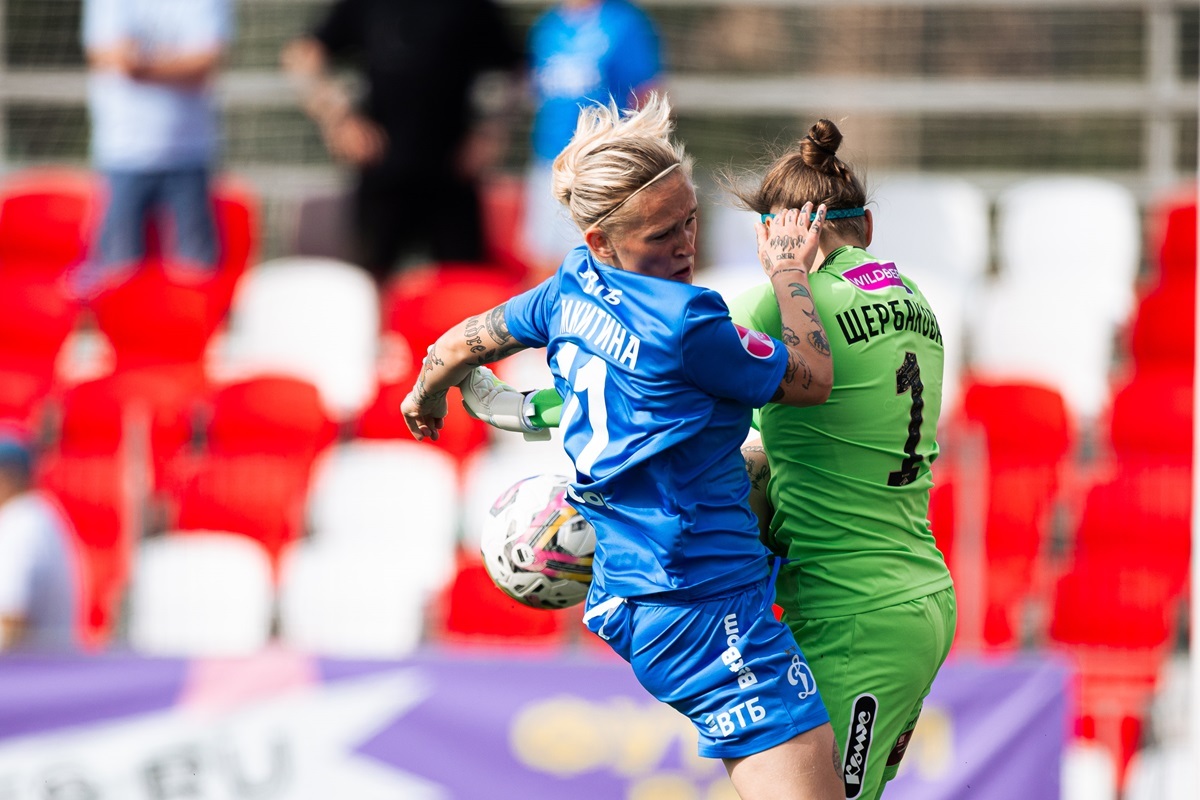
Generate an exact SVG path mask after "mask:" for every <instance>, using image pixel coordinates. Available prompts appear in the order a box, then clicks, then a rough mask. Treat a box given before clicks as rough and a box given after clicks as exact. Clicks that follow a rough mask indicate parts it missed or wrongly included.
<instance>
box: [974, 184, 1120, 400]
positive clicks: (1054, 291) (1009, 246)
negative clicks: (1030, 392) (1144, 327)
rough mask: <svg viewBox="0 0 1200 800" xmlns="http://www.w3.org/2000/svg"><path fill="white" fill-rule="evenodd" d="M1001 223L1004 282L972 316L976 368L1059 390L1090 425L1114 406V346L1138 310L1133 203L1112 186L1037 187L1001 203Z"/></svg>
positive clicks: (1016, 189)
mask: <svg viewBox="0 0 1200 800" xmlns="http://www.w3.org/2000/svg"><path fill="white" fill-rule="evenodd" d="M996 218H997V229H996V236H997V248H998V258H999V268H998V275H997V277H996V279H995V280H994V281H993V283H992V284H991V286H990V287H989V289H988V291H987V292H986V293H985V294H984V295H983V296H982V297H981V298H980V304H979V307H978V308H977V310H976V311H975V312H974V313H973V314H972V316H971V320H972V329H971V343H972V358H971V368H972V370H973V371H974V372H975V373H977V374H980V375H984V376H987V377H988V378H990V379H993V380H1028V381H1040V382H1042V383H1045V384H1047V385H1050V386H1053V387H1055V388H1057V389H1058V390H1059V391H1060V392H1061V393H1062V394H1063V397H1064V398H1065V400H1066V401H1067V404H1068V407H1069V408H1070V409H1071V411H1072V414H1073V415H1074V416H1075V417H1077V418H1078V419H1079V420H1080V421H1081V422H1083V423H1087V422H1089V421H1090V420H1093V419H1094V418H1095V417H1096V415H1097V414H1098V413H1099V412H1100V411H1101V409H1102V408H1103V406H1104V403H1105V401H1106V399H1107V397H1108V393H1109V385H1110V381H1111V370H1112V366H1113V361H1114V355H1115V352H1114V342H1115V341H1116V339H1117V333H1118V331H1119V330H1120V327H1121V326H1123V325H1124V324H1125V322H1126V320H1127V319H1128V317H1129V314H1130V313H1131V311H1132V309H1133V304H1134V297H1135V283H1136V280H1135V279H1136V274H1137V268H1138V265H1139V263H1140V251H1141V247H1140V231H1139V214H1138V210H1137V206H1136V203H1135V201H1134V198H1133V196H1132V194H1131V193H1130V192H1129V191H1128V190H1126V189H1125V188H1124V187H1122V186H1120V185H1119V184H1116V183H1114V182H1111V181H1107V180H1101V179H1094V178H1067V177H1056V178H1041V179H1028V180H1025V181H1021V182H1019V183H1017V184H1016V185H1014V186H1012V187H1010V188H1009V189H1008V190H1006V191H1005V192H1003V193H1002V194H1001V195H1000V197H999V198H998V199H997V207H996ZM1049 219H1053V220H1054V223H1053V224H1052V225H1048V224H1046V220H1049ZM1099 219H1103V220H1104V221H1105V222H1104V226H1105V234H1104V236H1102V237H1100V236H1095V235H1093V231H1094V230H1095V225H1096V220H1099ZM1064 302H1069V303H1070V306H1069V308H1064V306H1063V303H1064ZM1017 310H1019V313H1017Z"/></svg>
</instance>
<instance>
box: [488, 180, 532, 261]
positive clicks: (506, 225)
mask: <svg viewBox="0 0 1200 800" xmlns="http://www.w3.org/2000/svg"><path fill="white" fill-rule="evenodd" d="M479 201H480V206H481V209H482V212H483V230H484V242H485V245H486V248H487V253H486V257H487V259H488V260H489V262H490V263H491V264H492V265H493V266H496V267H500V268H501V269H503V270H504V271H506V272H508V273H510V274H511V275H512V276H513V277H514V278H516V279H518V280H519V279H522V278H524V277H525V276H526V275H527V274H528V273H529V266H528V265H529V262H530V259H529V257H528V255H527V254H526V253H525V250H524V248H523V247H522V245H521V230H522V225H523V224H524V222H523V220H524V217H525V180H524V178H523V177H522V176H520V175H503V174H501V175H495V176H492V177H491V178H489V179H487V180H485V181H484V182H483V184H482V186H481V191H480V197H479Z"/></svg>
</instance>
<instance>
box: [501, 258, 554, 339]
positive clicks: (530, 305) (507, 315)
mask: <svg viewBox="0 0 1200 800" xmlns="http://www.w3.org/2000/svg"><path fill="white" fill-rule="evenodd" d="M557 302H558V276H557V275H551V276H550V277H549V278H547V279H546V280H544V281H542V282H541V283H539V284H538V285H537V286H535V287H533V288H532V289H529V290H528V291H525V292H522V293H521V294H519V295H517V296H516V297H513V298H512V299H510V300H509V301H508V302H507V303H505V304H504V324H505V325H507V326H508V332H509V333H511V334H512V335H513V336H514V337H516V340H517V341H518V342H520V343H521V344H523V345H525V346H526V347H545V346H546V344H547V343H548V342H549V341H550V315H551V313H552V311H553V309H554V306H555V304H556V303H557Z"/></svg>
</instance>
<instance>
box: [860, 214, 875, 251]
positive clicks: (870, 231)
mask: <svg viewBox="0 0 1200 800" xmlns="http://www.w3.org/2000/svg"><path fill="white" fill-rule="evenodd" d="M863 215H864V216H865V217H866V218H867V236H866V239H867V240H866V241H865V242H863V249H864V250H865V249H866V248H868V247H870V246H871V239H872V237H874V236H875V217H873V216H871V209H869V208H868V209H865V210H864V214H863Z"/></svg>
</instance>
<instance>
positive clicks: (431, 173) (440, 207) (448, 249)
mask: <svg viewBox="0 0 1200 800" xmlns="http://www.w3.org/2000/svg"><path fill="white" fill-rule="evenodd" d="M509 28H510V26H509V24H508V20H507V19H506V18H505V16H504V13H503V12H502V10H501V9H500V7H499V6H497V5H496V4H495V2H494V1H493V0H437V2H426V0H337V2H335V3H334V4H333V5H332V6H331V7H329V8H328V10H327V11H326V12H325V16H324V18H323V19H322V20H321V21H320V22H319V24H318V25H317V26H316V27H315V28H313V29H312V31H311V32H310V33H309V34H307V35H305V36H302V37H300V38H298V39H294V40H292V41H291V42H289V43H288V44H287V45H286V46H285V48H284V50H283V52H282V54H281V60H282V62H283V66H284V69H285V70H286V71H287V72H288V73H289V74H291V75H293V76H294V77H296V78H297V79H298V80H299V81H300V83H301V92H302V98H303V103H304V108H305V111H306V112H307V113H308V114H309V115H310V116H311V117H312V118H313V119H314V120H315V121H316V122H317V124H318V125H319V126H320V129H321V133H322V136H323V137H324V139H325V142H326V145H327V146H328V148H329V150H330V152H331V153H332V154H333V155H334V156H335V157H336V158H338V159H339V160H341V161H344V162H346V163H349V164H351V165H353V166H354V167H355V169H356V172H357V185H356V187H355V191H354V198H353V208H352V218H353V222H354V230H353V234H354V237H353V238H354V239H355V241H356V244H357V248H358V258H357V260H358V263H359V264H361V266H363V267H364V268H365V269H366V270H367V271H369V272H370V273H371V274H372V275H373V276H374V277H375V278H376V280H377V281H379V282H380V283H382V282H383V281H384V280H386V279H387V278H388V277H389V276H390V275H391V274H392V273H393V271H394V270H395V269H396V268H397V267H398V266H401V265H402V262H403V260H404V259H405V258H411V257H416V258H421V257H428V258H432V259H433V260H434V261H460V262H484V261H486V260H487V256H488V253H487V252H486V247H485V241H484V232H483V218H482V211H481V208H480V198H479V182H480V178H481V172H482V171H483V170H484V169H485V168H486V167H487V166H488V164H489V163H490V162H491V161H493V160H494V159H495V157H496V153H497V151H498V150H502V149H503V147H504V146H505V145H504V138H503V134H504V130H503V128H504V125H503V121H502V119H500V116H501V115H497V114H493V115H491V116H490V117H489V118H486V120H483V121H481V113H480V112H481V108H480V105H481V104H480V103H479V102H478V98H479V97H480V96H481V94H484V93H483V92H481V91H480V90H481V87H488V86H490V87H493V88H497V87H498V88H499V91H500V95H501V100H500V102H499V103H496V102H495V101H494V95H493V103H492V104H491V107H493V108H494V107H495V106H500V107H504V108H511V104H509V103H508V102H507V101H506V99H505V95H506V94H511V93H512V92H513V91H514V90H515V88H516V86H517V80H518V78H519V76H520V75H521V73H522V72H523V69H524V61H525V59H524V54H523V52H522V50H521V49H520V48H519V47H518V46H517V45H516V44H515V41H516V39H515V37H514V36H513V35H512V34H511V32H510V29H509ZM343 59H344V60H345V61H346V62H347V63H348V64H349V65H352V66H354V67H355V68H357V69H359V70H361V73H362V75H363V77H364V79H365V89H366V91H365V96H364V97H363V99H362V101H361V103H358V104H355V103H353V102H351V100H350V99H349V98H348V96H347V94H346V92H345V90H344V89H343V88H342V87H341V85H340V84H339V83H338V82H337V81H336V80H334V79H333V76H332V68H333V67H334V66H335V65H336V64H337V63H339V62H341V61H342V60H343ZM493 77H501V78H502V80H489V79H490V78H493ZM484 121H486V124H483V123H484Z"/></svg>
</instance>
